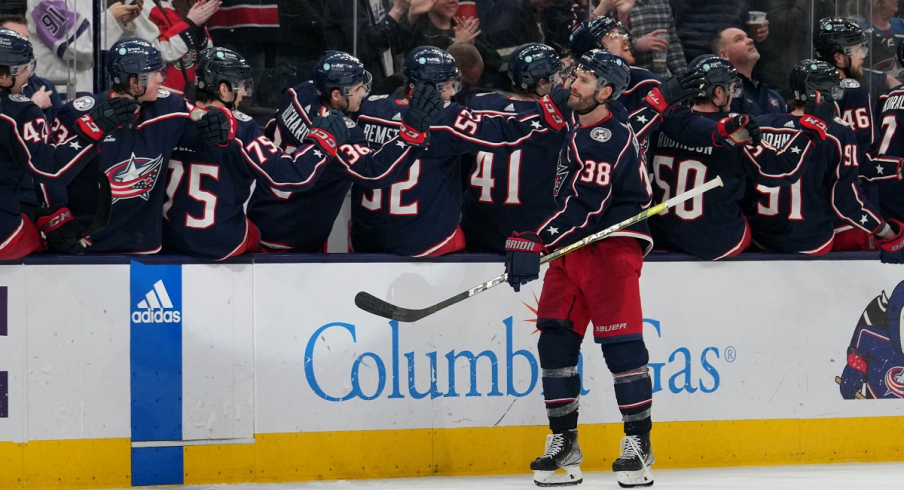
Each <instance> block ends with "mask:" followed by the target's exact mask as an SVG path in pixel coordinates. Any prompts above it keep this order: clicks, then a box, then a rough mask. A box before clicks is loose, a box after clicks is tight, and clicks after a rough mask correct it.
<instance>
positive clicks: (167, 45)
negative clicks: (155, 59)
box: [146, 0, 220, 101]
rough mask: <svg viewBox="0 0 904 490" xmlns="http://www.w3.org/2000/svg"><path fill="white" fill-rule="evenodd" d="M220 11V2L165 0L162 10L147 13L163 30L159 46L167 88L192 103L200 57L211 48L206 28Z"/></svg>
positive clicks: (212, 0) (160, 31)
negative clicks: (196, 64)
mask: <svg viewBox="0 0 904 490" xmlns="http://www.w3.org/2000/svg"><path fill="white" fill-rule="evenodd" d="M150 4H151V3H150V2H148V4H147V5H148V6H150ZM219 8H220V1H219V0H197V1H195V0H161V1H160V5H159V6H153V7H151V8H150V10H147V16H148V18H149V19H150V20H151V21H152V22H153V23H154V25H156V26H157V29H159V35H158V36H157V37H156V39H157V45H156V46H157V49H159V50H160V54H161V55H162V56H163V60H164V61H166V82H164V83H163V87H164V88H166V89H168V90H170V91H172V92H175V93H177V94H179V95H182V96H184V97H186V98H187V99H189V100H190V101H193V100H194V87H195V63H196V62H197V59H198V53H200V52H201V51H202V50H203V49H204V48H206V47H208V46H210V45H211V43H210V36H209V35H208V34H207V29H206V28H205V27H204V24H205V23H206V22H207V21H208V20H209V19H210V18H211V17H212V16H213V14H215V13H216V12H217V10H219ZM146 39H147V40H148V41H153V39H149V38H146Z"/></svg>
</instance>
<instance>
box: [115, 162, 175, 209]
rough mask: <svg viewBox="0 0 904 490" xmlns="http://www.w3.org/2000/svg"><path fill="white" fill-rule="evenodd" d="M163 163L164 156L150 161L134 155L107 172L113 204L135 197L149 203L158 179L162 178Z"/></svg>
mask: <svg viewBox="0 0 904 490" xmlns="http://www.w3.org/2000/svg"><path fill="white" fill-rule="evenodd" d="M162 163H163V155H160V156H158V157H157V158H154V159H150V158H142V157H136V156H135V154H134V153H132V156H131V157H130V158H129V159H128V160H126V161H124V162H119V163H117V164H116V165H114V166H113V167H111V168H110V169H109V170H107V172H106V173H107V178H108V179H109V180H110V191H111V192H112V194H113V202H114V203H115V202H116V201H118V200H120V199H131V198H133V197H140V198H141V199H144V200H145V201H147V200H148V197H149V195H150V193H151V190H152V189H153V188H154V184H155V183H156V182H157V177H159V176H160V169H161V168H162Z"/></svg>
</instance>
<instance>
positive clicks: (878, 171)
mask: <svg viewBox="0 0 904 490" xmlns="http://www.w3.org/2000/svg"><path fill="white" fill-rule="evenodd" d="M884 172H885V169H884V168H882V165H876V173H877V174H879V175H885V173H884Z"/></svg>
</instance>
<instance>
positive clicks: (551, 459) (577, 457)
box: [530, 429, 584, 487]
mask: <svg viewBox="0 0 904 490" xmlns="http://www.w3.org/2000/svg"><path fill="white" fill-rule="evenodd" d="M582 461H584V456H583V455H582V454H581V447H580V446H578V431H577V429H572V430H569V431H566V432H564V433H562V434H550V435H548V436H546V452H545V453H544V454H543V456H540V457H539V458H537V459H535V460H533V462H531V464H530V469H532V470H534V483H536V484H537V486H538V487H559V486H565V485H578V484H580V483H581V482H582V481H584V476H583V475H582V474H581V466H580V464H581V462H582ZM559 468H562V469H563V470H565V474H562V473H556V470H558V469H559Z"/></svg>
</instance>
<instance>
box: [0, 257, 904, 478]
mask: <svg viewBox="0 0 904 490" xmlns="http://www.w3.org/2000/svg"><path fill="white" fill-rule="evenodd" d="M770 257H771V258H772V259H778V260H768V261H765V260H762V259H763V258H764V257H763V256H760V255H757V254H751V256H750V257H749V258H752V259H757V260H740V261H733V262H725V263H703V262H698V261H690V260H674V259H675V256H665V257H652V258H651V260H650V261H648V262H647V263H646V264H645V267H644V271H643V278H642V286H641V287H642V292H643V302H644V305H643V306H644V314H645V318H646V320H645V336H646V340H647V345H648V347H649V349H650V354H651V361H650V362H651V364H650V367H651V372H652V374H653V381H654V390H655V393H654V405H653V418H654V424H655V425H654V431H653V443H654V449H655V453H656V460H657V467H659V468H686V467H707V466H728V465H772V464H796V463H830V462H842V461H892V460H902V459H904V454H902V448H904V442H902V437H901V430H900V427H901V424H902V422H904V403H902V400H901V399H900V398H901V397H904V393H897V392H896V391H895V390H898V389H899V388H900V387H899V386H898V385H897V384H896V382H897V381H901V382H904V375H902V376H901V377H900V379H897V378H895V379H893V380H891V381H892V382H891V383H890V384H889V393H883V394H878V395H880V396H884V395H889V394H891V395H897V396H896V397H895V399H879V400H844V399H842V397H841V396H840V394H839V387H838V384H837V383H836V376H839V375H840V374H841V372H842V369H843V367H844V365H845V363H846V348H847V346H848V344H849V343H850V341H851V337H852V335H853V333H854V329H855V327H856V326H857V323H858V320H859V319H860V316H861V314H862V313H863V310H864V308H865V307H866V306H867V304H868V303H869V302H870V301H871V300H872V299H873V298H875V297H876V296H877V295H879V294H880V293H882V291H883V290H884V291H885V292H886V293H887V295H888V296H893V295H892V291H893V290H894V289H895V287H896V286H897V285H898V284H899V283H901V282H902V279H904V276H902V270H901V269H898V268H895V267H893V266H886V265H882V264H880V263H879V262H878V260H876V259H875V257H874V256H872V255H870V254H865V255H864V254H856V253H855V254H843V255H842V256H841V257H843V258H846V259H852V260H805V259H797V258H796V257H787V256H779V257H775V256H770ZM324 260H327V261H328V262H317V261H324ZM141 261H142V263H138V262H129V260H128V259H123V258H117V257H103V258H74V259H68V260H61V259H52V258H43V257H35V258H30V259H27V260H26V261H25V262H24V263H18V264H10V265H2V266H0V488H3V489H6V488H100V487H128V486H140V485H150V484H183V483H184V484H198V483H236V482H285V481H301V480H318V479H348V478H381V477H396V476H399V477H401V476H425V475H469V474H494V473H496V474H498V473H525V474H527V473H529V471H528V467H527V464H528V462H529V461H530V460H532V459H533V458H534V457H536V456H538V455H539V454H541V453H542V451H543V442H544V438H545V434H546V433H547V432H548V430H547V428H546V427H545V423H546V419H545V411H544V410H543V403H542V394H541V390H542V387H541V384H540V381H539V363H538V360H537V353H536V332H535V328H534V324H533V320H534V319H535V318H536V315H535V309H536V305H537V298H538V297H539V294H540V290H541V282H539V281H538V282H534V283H531V284H529V285H528V286H526V287H525V288H523V289H522V292H521V293H518V294H516V293H514V292H513V291H512V290H511V289H510V288H508V287H507V286H500V287H496V288H493V289H491V290H489V291H487V292H485V293H483V294H481V295H480V296H478V297H476V298H473V299H470V300H468V301H466V302H464V303H462V304H459V305H456V306H454V307H452V308H449V309H447V310H444V311H441V312H439V313H437V314H435V315H433V316H430V317H428V318H426V319H424V320H422V321H420V322H417V323H414V324H404V323H403V324H400V323H398V322H392V321H388V320H385V319H382V318H379V317H375V316H372V315H369V314H367V313H365V312H363V311H360V310H358V309H357V308H356V307H355V306H354V302H353V298H354V296H355V294H356V293H357V292H358V291H361V290H364V291H368V292H370V293H372V294H375V295H376V296H378V297H381V298H384V299H386V300H388V301H390V302H393V303H397V304H399V305H401V306H406V307H417V308H419V307H423V306H426V305H429V304H433V303H435V302H437V301H439V300H441V299H445V298H446V297H449V296H451V295H453V294H455V293H458V292H460V291H463V290H465V289H467V288H470V287H472V286H474V285H476V284H478V283H481V282H483V281H485V280H487V279H489V278H491V277H493V276H495V275H497V274H499V273H500V272H501V264H500V263H498V262H497V259H496V258H491V257H484V256H475V257H468V258H465V259H461V258H456V259H449V258H446V259H439V260H435V261H420V262H412V261H406V260H401V259H395V258H386V257H376V258H375V257H368V256H355V255H343V256H341V257H338V258H334V257H332V256H329V257H326V256H319V257H316V256H315V257H299V256H255V257H254V259H251V258H245V259H240V260H237V261H234V262H230V263H227V264H216V265H211V264H202V263H197V262H192V261H190V260H187V259H186V260H185V261H180V260H178V259H173V258H172V257H149V258H142V259H141ZM598 274H599V280H600V281H605V280H606V271H598ZM902 289H904V288H902ZM895 301H898V302H901V303H904V298H894V297H892V302H893V303H894V302H895ZM898 320H900V319H898ZM891 323H893V324H894V325H896V326H897V325H898V324H899V323H898V322H897V321H895V322H891ZM896 335H897V334H896ZM896 335H891V336H890V339H891V341H892V342H893V341H895V340H898V339H895V338H894V337H895V336H896ZM897 347H898V348H899V349H900V348H901V346H897ZM899 352H900V351H899ZM580 369H581V375H582V380H583V390H582V398H581V420H580V423H581V432H580V434H581V445H582V448H583V451H584V456H585V462H584V465H583V466H582V467H583V468H584V469H585V470H594V469H596V470H605V469H607V468H608V466H609V465H610V464H611V462H612V460H613V459H614V458H615V457H617V455H618V440H619V438H620V436H621V423H620V416H619V413H618V410H617V407H616V405H615V400H614V395H613V391H612V383H611V375H610V374H609V373H608V371H607V370H606V367H605V363H604V362H603V359H602V355H601V353H600V351H599V348H598V347H597V346H596V344H594V343H592V342H591V341H590V340H587V341H586V342H585V344H584V353H583V357H582V361H581V366H580ZM901 371H904V366H902V367H901Z"/></svg>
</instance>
